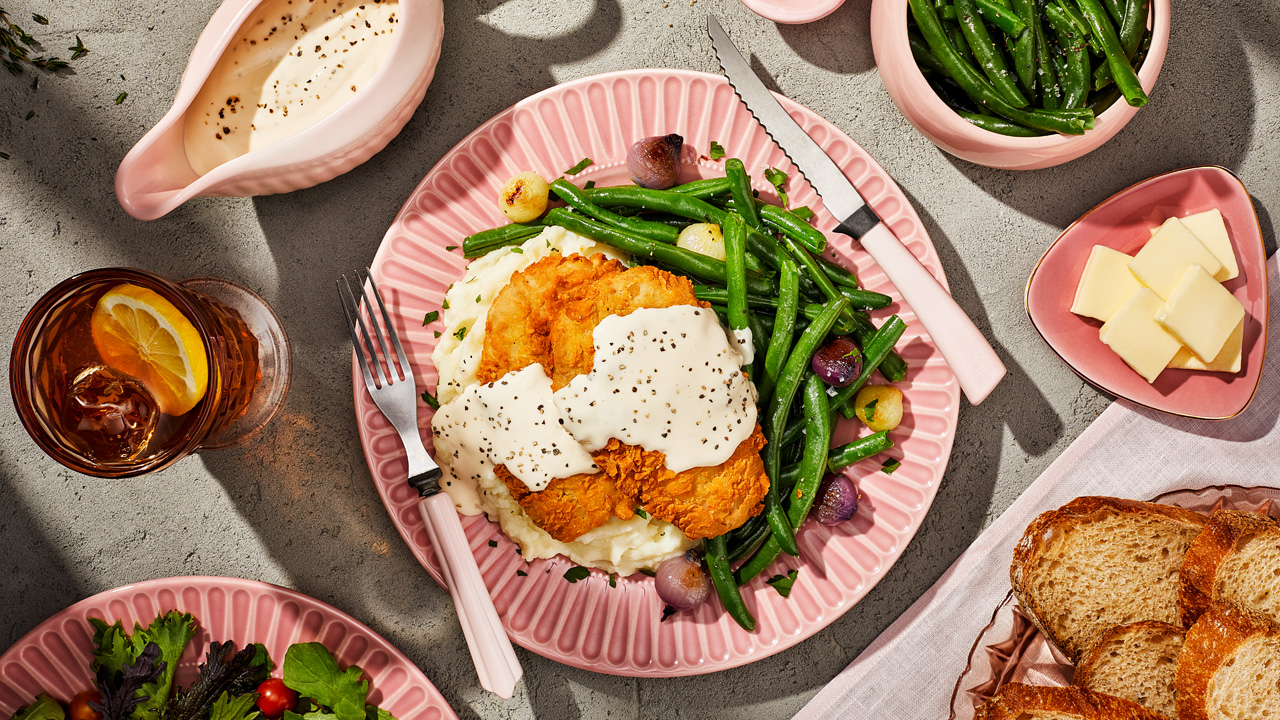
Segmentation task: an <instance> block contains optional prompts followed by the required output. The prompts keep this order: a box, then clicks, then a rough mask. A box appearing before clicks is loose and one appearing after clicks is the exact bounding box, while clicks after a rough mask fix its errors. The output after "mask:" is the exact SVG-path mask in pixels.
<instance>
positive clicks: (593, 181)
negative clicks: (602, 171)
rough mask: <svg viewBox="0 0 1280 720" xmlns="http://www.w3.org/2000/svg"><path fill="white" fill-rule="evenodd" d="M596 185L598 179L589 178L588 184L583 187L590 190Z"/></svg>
mask: <svg viewBox="0 0 1280 720" xmlns="http://www.w3.org/2000/svg"><path fill="white" fill-rule="evenodd" d="M595 186H596V181H595V180H588V181H587V184H586V185H583V186H582V189H583V190H590V189H591V188H593V187H595Z"/></svg>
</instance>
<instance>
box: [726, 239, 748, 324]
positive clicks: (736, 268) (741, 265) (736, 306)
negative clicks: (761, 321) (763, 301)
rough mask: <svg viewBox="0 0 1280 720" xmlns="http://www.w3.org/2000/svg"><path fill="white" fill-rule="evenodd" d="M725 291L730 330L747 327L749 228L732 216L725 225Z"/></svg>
mask: <svg viewBox="0 0 1280 720" xmlns="http://www.w3.org/2000/svg"><path fill="white" fill-rule="evenodd" d="M723 229H724V256H725V260H724V267H725V289H726V291H727V292H728V294H729V303H728V307H729V329H730V330H746V329H748V325H747V268H746V262H747V259H746V255H747V228H746V225H745V224H744V223H743V220H742V217H741V216H739V215H734V214H730V215H729V216H728V217H726V218H725V224H724V228H723Z"/></svg>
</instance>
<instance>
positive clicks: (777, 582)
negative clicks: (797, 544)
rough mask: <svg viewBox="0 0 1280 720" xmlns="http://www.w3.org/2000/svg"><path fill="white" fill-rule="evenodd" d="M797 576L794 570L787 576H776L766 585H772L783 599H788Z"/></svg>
mask: <svg viewBox="0 0 1280 720" xmlns="http://www.w3.org/2000/svg"><path fill="white" fill-rule="evenodd" d="M796 574H797V571H796V569H795V568H792V569H791V572H788V573H787V574H786V575H774V576H773V577H771V578H769V579H768V580H765V583H767V584H768V585H771V586H772V587H773V589H774V590H777V591H778V594H779V595H781V596H782V597H787V596H788V595H790V594H791V586H792V585H794V584H795V582H796Z"/></svg>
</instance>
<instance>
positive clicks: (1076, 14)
mask: <svg viewBox="0 0 1280 720" xmlns="http://www.w3.org/2000/svg"><path fill="white" fill-rule="evenodd" d="M1072 1H1073V0H1054V2H1055V3H1056V5H1057V8H1058V9H1059V10H1061V11H1062V12H1064V13H1066V15H1067V19H1068V20H1070V21H1071V24H1072V25H1073V26H1075V29H1076V32H1078V33H1079V34H1080V37H1081V38H1084V40H1085V42H1087V43H1088V44H1089V50H1090V52H1092V53H1093V54H1094V55H1097V56H1098V57H1102V55H1103V52H1102V45H1101V44H1099V43H1098V41H1097V39H1096V38H1095V37H1093V31H1091V30H1090V29H1089V23H1087V22H1085V19H1084V15H1081V14H1080V8H1079V7H1076V6H1075V5H1073V4H1072Z"/></svg>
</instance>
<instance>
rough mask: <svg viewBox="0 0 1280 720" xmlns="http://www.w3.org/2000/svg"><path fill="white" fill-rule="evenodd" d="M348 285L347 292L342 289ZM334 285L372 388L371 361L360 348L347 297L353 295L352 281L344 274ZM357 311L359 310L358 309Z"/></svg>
mask: <svg viewBox="0 0 1280 720" xmlns="http://www.w3.org/2000/svg"><path fill="white" fill-rule="evenodd" d="M344 284H345V285H346V286H347V292H345V293H344V292H343V291H342V286H343V285H344ZM334 285H335V286H337V288H338V302H339V303H341V304H342V314H343V316H345V317H346V318H347V330H348V331H349V332H350V333H351V345H352V347H354V348H355V350H356V358H358V359H359V360H360V373H361V374H362V375H364V382H365V385H366V386H368V387H370V388H372V387H374V384H373V375H372V374H370V373H369V362H368V361H367V360H366V359H365V357H364V350H362V349H361V348H360V335H359V333H357V332H356V323H355V320H354V319H352V317H351V313H352V308H351V302H350V301H349V300H348V299H347V298H348V296H350V295H351V283H350V282H348V281H347V276H346V275H345V274H343V275H342V276H341V278H340V279H338V280H335V281H334ZM355 312H357V313H358V312H359V310H358V309H356V310H355Z"/></svg>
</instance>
